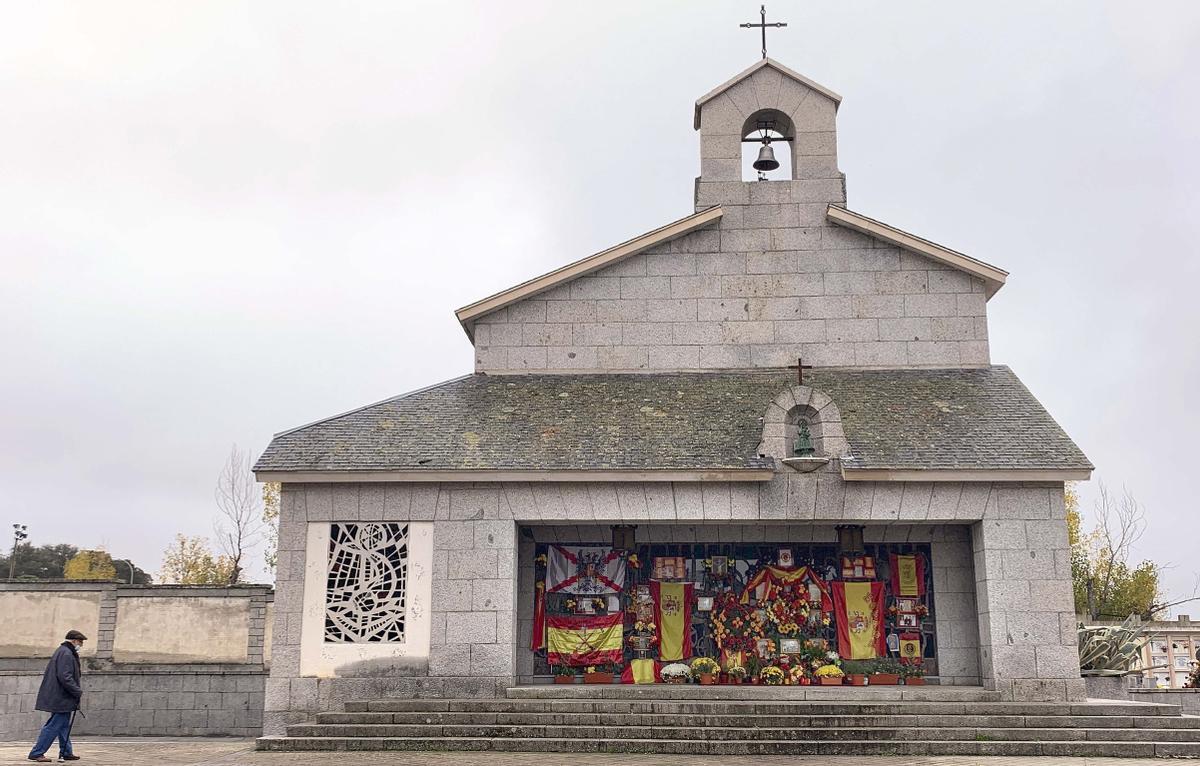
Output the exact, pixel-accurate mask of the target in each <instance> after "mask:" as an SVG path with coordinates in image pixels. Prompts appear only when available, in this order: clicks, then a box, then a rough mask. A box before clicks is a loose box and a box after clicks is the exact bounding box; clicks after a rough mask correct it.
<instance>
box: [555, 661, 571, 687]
mask: <svg viewBox="0 0 1200 766" xmlns="http://www.w3.org/2000/svg"><path fill="white" fill-rule="evenodd" d="M551 670H552V671H553V673H554V683H556V684H573V683H575V669H574V668H572V667H569V666H567V665H555V666H554V667H553V668H552V669H551Z"/></svg>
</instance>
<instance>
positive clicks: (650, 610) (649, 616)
mask: <svg viewBox="0 0 1200 766" xmlns="http://www.w3.org/2000/svg"><path fill="white" fill-rule="evenodd" d="M634 616H635V618H636V619H638V620H641V621H642V622H654V602H650V603H648V604H643V603H638V605H637V610H636V611H635V612H634Z"/></svg>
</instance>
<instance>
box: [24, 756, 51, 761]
mask: <svg viewBox="0 0 1200 766" xmlns="http://www.w3.org/2000/svg"><path fill="white" fill-rule="evenodd" d="M29 760H31V761H33V762H34V763H51V760H50V759H49V758H47V757H46V756H44V755H39V756H38V757H37V758H34V757H33V756H32V755H31V756H29Z"/></svg>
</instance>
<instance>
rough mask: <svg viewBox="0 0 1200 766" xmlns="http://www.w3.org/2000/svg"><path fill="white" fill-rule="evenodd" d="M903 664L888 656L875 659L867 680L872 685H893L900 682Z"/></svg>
mask: <svg viewBox="0 0 1200 766" xmlns="http://www.w3.org/2000/svg"><path fill="white" fill-rule="evenodd" d="M902 670H903V666H902V665H901V664H900V663H899V662H896V661H895V660H893V659H891V658H889V657H883V658H880V659H878V660H875V664H874V665H873V666H872V667H871V675H870V676H869V680H870V682H871V685H872V686H895V685H896V684H898V683H900V672H901V671H902Z"/></svg>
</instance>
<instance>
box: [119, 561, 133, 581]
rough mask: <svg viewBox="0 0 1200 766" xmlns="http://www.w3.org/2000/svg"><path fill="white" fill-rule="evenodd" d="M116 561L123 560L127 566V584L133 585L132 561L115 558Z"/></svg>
mask: <svg viewBox="0 0 1200 766" xmlns="http://www.w3.org/2000/svg"><path fill="white" fill-rule="evenodd" d="M117 561H123V562H125V566H127V567H129V584H130V585H133V562H132V561H130V560H129V559H117Z"/></svg>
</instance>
